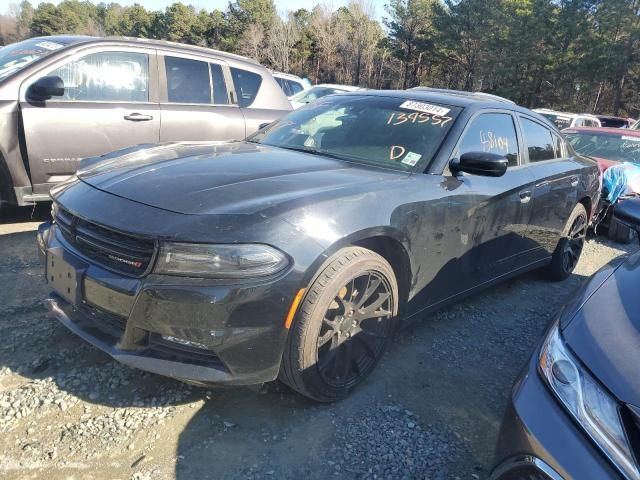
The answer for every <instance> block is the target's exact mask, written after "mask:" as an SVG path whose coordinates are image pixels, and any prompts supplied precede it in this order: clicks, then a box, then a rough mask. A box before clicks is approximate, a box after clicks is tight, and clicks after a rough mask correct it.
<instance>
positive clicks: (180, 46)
mask: <svg viewBox="0 0 640 480" xmlns="http://www.w3.org/2000/svg"><path fill="white" fill-rule="evenodd" d="M39 38H41V39H43V40H51V41H57V42H60V43H64V44H65V45H67V46H72V45H73V46H76V45H78V44H81V43H82V44H99V43H119V44H122V45H132V46H141V45H144V46H151V47H160V48H168V49H175V50H181V51H184V52H192V53H201V54H206V55H215V56H217V57H221V58H223V59H224V58H227V59H230V60H236V61H241V62H246V63H251V64H253V65H260V63H259V62H256V61H255V60H253V59H251V58H248V57H243V56H241V55H236V54H234V53H227V52H223V51H221V50H215V49H213V48H206V47H199V46H196V45H187V44H185V43H177V42H170V41H168V40H155V39H147V38H133V37H89V36H83V35H52V36H45V37H39Z"/></svg>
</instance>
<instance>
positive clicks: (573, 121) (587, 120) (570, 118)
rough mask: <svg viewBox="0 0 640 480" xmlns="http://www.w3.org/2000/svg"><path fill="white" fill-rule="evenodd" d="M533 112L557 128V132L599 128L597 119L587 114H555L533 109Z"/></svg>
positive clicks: (544, 109) (546, 110)
mask: <svg viewBox="0 0 640 480" xmlns="http://www.w3.org/2000/svg"><path fill="white" fill-rule="evenodd" d="M533 111H534V112H537V113H539V114H540V115H542V116H543V117H546V118H547V119H548V120H550V121H551V122H552V123H554V124H555V126H556V127H558V130H563V129H565V128H573V127H601V126H602V124H601V123H600V120H598V117H596V116H595V115H591V114H589V113H566V112H557V111H555V110H550V109H548V108H534V109H533Z"/></svg>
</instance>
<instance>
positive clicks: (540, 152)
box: [522, 118, 555, 162]
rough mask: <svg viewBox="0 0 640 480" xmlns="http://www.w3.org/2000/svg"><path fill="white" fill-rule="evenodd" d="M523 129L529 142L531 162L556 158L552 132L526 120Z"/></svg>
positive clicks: (523, 122)
mask: <svg viewBox="0 0 640 480" xmlns="http://www.w3.org/2000/svg"><path fill="white" fill-rule="evenodd" d="M522 128H523V129H524V137H525V139H526V141H527V147H528V150H529V161H530V162H541V161H543V160H551V159H553V158H555V151H554V148H553V140H552V138H551V131H550V130H548V129H547V128H545V127H543V126H542V125H540V124H539V123H536V122H533V121H531V120H528V119H526V118H523V119H522Z"/></svg>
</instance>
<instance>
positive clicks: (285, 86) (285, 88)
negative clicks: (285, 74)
mask: <svg viewBox="0 0 640 480" xmlns="http://www.w3.org/2000/svg"><path fill="white" fill-rule="evenodd" d="M273 78H274V80H275V81H276V82H278V85H280V88H281V89H282V91H283V92H284V94H285V95H286V96H287V97H289V96H291V89H290V88H289V82H288V81H287V80H285V79H284V78H279V77H273Z"/></svg>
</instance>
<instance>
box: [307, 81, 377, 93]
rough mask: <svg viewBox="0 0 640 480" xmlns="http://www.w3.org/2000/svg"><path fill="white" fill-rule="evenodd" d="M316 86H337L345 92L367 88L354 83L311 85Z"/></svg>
mask: <svg viewBox="0 0 640 480" xmlns="http://www.w3.org/2000/svg"><path fill="white" fill-rule="evenodd" d="M314 87H322V88H335V89H340V90H344V91H345V92H355V91H357V90H365V89H364V88H363V87H356V86H354V85H340V84H337V83H319V84H317V85H311V88H314Z"/></svg>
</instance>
